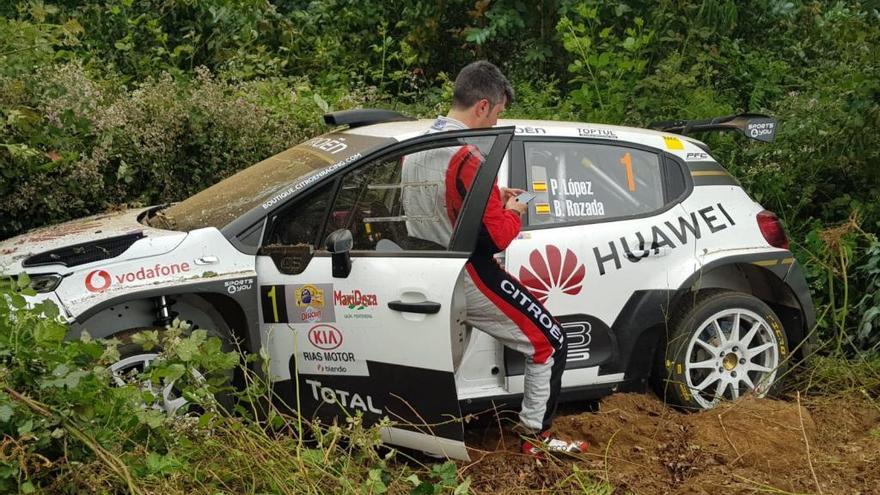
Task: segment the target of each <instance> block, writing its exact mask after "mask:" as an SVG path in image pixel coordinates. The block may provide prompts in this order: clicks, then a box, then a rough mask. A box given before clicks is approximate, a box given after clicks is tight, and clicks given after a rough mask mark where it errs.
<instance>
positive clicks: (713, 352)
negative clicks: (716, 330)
mask: <svg viewBox="0 0 880 495" xmlns="http://www.w3.org/2000/svg"><path fill="white" fill-rule="evenodd" d="M695 342H696V343H697V344H699V345H700V346H701V347H702V348H703V349H706V350H707V351H709V354H711V355H713V356H717V355H718V353H719V352H721V350H720V349H718V348H717V347H715V346H714V345H712V344H710V343H708V342H703V341H702V340H700V338H699V337H698V338H697V340H696V341H695Z"/></svg>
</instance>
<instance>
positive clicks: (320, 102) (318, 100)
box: [312, 93, 330, 113]
mask: <svg viewBox="0 0 880 495" xmlns="http://www.w3.org/2000/svg"><path fill="white" fill-rule="evenodd" d="M312 99H313V100H314V101H315V105H318V108H320V109H321V111H322V112H324V113H327V112H329V111H330V105H328V104H327V102H326V101H324V98H321V95H319V94H318V93H315V94H313V95H312Z"/></svg>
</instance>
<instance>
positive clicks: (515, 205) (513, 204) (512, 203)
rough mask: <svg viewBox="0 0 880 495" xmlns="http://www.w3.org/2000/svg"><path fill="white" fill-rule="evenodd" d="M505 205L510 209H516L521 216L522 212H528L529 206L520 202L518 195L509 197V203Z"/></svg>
mask: <svg viewBox="0 0 880 495" xmlns="http://www.w3.org/2000/svg"><path fill="white" fill-rule="evenodd" d="M513 190H514V191H517V190H518V189H513ZM520 192H522V191H520ZM504 207H505V208H507V209H508V210H514V211H516V212H517V213H518V214H519V215H520V216H522V214H523V213H525V212H526V210H527V209H528V207H529V206H528V205H527V204H526V203H520V202H519V201H517V200H516V195H513V196H510V197H508V199H507V203H506V204H505V205H504Z"/></svg>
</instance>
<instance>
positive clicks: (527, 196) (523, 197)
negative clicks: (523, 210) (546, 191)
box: [516, 191, 535, 203]
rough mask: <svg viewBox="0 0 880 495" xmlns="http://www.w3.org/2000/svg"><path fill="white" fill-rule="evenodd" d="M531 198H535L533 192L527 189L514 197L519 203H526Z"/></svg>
mask: <svg viewBox="0 0 880 495" xmlns="http://www.w3.org/2000/svg"><path fill="white" fill-rule="evenodd" d="M533 199H535V193H530V192H528V191H526V192H524V193H522V194H520V195H519V196H517V197H516V200H517V202H519V203H528V202H529V201H531V200H533Z"/></svg>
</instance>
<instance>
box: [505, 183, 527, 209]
mask: <svg viewBox="0 0 880 495" xmlns="http://www.w3.org/2000/svg"><path fill="white" fill-rule="evenodd" d="M499 190H500V191H501V202H502V203H504V204H505V205H506V204H507V202H508V201H510V198H511V197H516V196H519V195H520V194H522V193H524V192H525V191H523V190H522V189H514V188H506V187H501V188H499Z"/></svg>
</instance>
